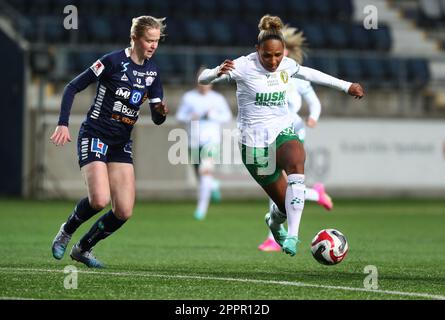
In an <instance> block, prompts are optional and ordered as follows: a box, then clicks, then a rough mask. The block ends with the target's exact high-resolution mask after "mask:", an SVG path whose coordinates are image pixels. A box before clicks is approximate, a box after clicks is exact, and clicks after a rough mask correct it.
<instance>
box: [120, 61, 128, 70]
mask: <svg viewBox="0 0 445 320" xmlns="http://www.w3.org/2000/svg"><path fill="white" fill-rule="evenodd" d="M129 64H130V62H125V63H124V62H123V61H122V62H121V66H122V70H121V72H125V71H127V66H128V65H129Z"/></svg>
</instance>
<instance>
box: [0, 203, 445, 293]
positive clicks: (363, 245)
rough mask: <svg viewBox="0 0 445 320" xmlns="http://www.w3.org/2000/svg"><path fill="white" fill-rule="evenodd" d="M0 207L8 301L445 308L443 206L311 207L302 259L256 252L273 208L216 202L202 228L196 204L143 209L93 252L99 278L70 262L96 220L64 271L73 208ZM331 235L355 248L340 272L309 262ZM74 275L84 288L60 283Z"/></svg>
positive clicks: (0, 275)
mask: <svg viewBox="0 0 445 320" xmlns="http://www.w3.org/2000/svg"><path fill="white" fill-rule="evenodd" d="M0 203H1V207H0V221H1V223H0V248H1V253H0V256H1V259H0V299H10V298H12V299H161V300H167V299H181V300H183V299H187V300H188V299H199V300H200V299H211V300H212V299H218V300H220V299H253V300H257V299H258V300H259V299H261V300H263V299H266V300H269V299H279V300H290V299H291V300H293V299H295V300H296V299H445V231H444V230H445V201H440V200H435V201H427V200H422V201H420V200H409V201H397V200H375V201H371V200H366V201H365V200H364V201H357V200H354V201H352V200H351V201H345V200H342V201H336V202H335V207H334V210H333V211H332V212H327V211H325V210H324V209H323V208H321V207H319V206H317V205H316V204H313V203H307V204H306V208H305V211H304V215H303V218H302V223H301V227H300V238H301V244H300V246H299V248H298V253H297V255H296V256H295V257H290V256H287V255H285V254H284V253H281V252H272V253H266V252H260V251H258V249H257V246H258V245H259V244H260V243H261V242H262V241H263V240H264V238H265V236H266V233H267V229H266V225H265V223H264V221H263V218H264V214H265V212H266V210H267V201H266V199H265V200H264V201H253V202H252V201H249V202H222V203H221V204H212V205H211V207H210V209H209V213H208V217H207V219H206V220H205V221H202V222H198V221H195V220H193V218H192V213H193V211H194V203H192V202H177V203H175V202H165V203H162V202H156V203H153V202H140V201H138V202H137V203H136V207H135V211H134V216H133V218H132V219H131V220H130V221H129V222H128V223H127V224H125V225H124V226H123V228H122V229H120V230H119V231H118V232H117V233H116V234H113V235H112V236H111V237H109V238H108V239H107V240H105V241H103V242H101V243H99V244H98V245H97V247H96V248H95V250H94V251H93V252H94V253H95V255H96V256H97V257H98V258H99V259H101V260H102V261H103V262H104V263H106V264H107V268H106V269H103V270H94V269H89V268H87V267H85V266H83V265H81V264H79V263H76V262H74V261H72V260H71V259H70V258H69V250H70V249H71V246H72V245H73V244H74V243H75V241H77V240H78V239H79V238H80V237H81V236H82V235H83V233H84V232H85V231H86V230H87V229H88V228H89V227H90V226H91V225H92V224H93V222H94V220H95V219H96V218H97V217H98V216H96V217H94V218H93V219H91V220H90V221H88V222H87V223H85V224H84V225H82V227H81V228H80V229H79V230H78V231H77V232H76V233H75V235H74V237H73V240H72V242H71V243H70V245H69V249H68V252H67V253H66V255H65V257H64V258H63V259H62V260H61V261H57V260H55V259H54V258H53V257H52V255H51V248H50V247H51V242H52V239H53V237H54V235H55V234H56V232H57V231H58V229H59V227H60V224H61V223H62V222H63V221H64V219H65V218H66V217H67V216H68V214H69V213H70V211H71V210H72V208H73V207H74V205H75V203H74V202H60V201H43V202H42V201H23V200H9V199H3V200H1V201H0ZM324 228H336V229H338V230H340V231H341V232H343V233H344V234H345V235H346V237H347V239H348V241H349V247H350V249H349V253H348V255H347V257H346V258H345V260H344V261H343V262H342V263H340V264H339V265H336V266H323V265H320V264H318V263H317V262H316V261H315V260H314V259H313V258H312V255H311V253H310V241H311V240H312V238H313V236H314V235H315V234H316V233H317V232H318V231H319V230H321V229H324ZM70 265H72V266H75V267H76V268H77V270H78V272H77V274H76V275H77V289H66V288H65V285H64V284H66V283H71V284H72V281H71V282H70V281H69V280H70V279H69V278H68V280H67V278H66V277H68V276H72V275H73V274H72V273H64V268H65V267H66V266H70ZM372 270H374V272H373V271H372ZM365 271H366V272H365ZM375 271H377V272H375ZM71 280H73V278H71ZM376 286H378V289H377V290H376V289H375V287H376Z"/></svg>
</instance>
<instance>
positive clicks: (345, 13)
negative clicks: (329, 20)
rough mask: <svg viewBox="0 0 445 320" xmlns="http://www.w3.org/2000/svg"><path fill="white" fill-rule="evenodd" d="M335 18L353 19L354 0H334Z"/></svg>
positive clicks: (341, 19)
mask: <svg viewBox="0 0 445 320" xmlns="http://www.w3.org/2000/svg"><path fill="white" fill-rule="evenodd" d="M332 6H333V9H332V10H333V11H334V16H335V20H337V21H352V15H353V13H354V4H353V0H335V1H332Z"/></svg>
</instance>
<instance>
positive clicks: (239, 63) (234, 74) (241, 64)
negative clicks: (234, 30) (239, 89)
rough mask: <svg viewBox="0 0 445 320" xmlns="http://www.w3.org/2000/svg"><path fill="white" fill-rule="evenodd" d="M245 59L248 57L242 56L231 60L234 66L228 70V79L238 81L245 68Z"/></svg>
mask: <svg viewBox="0 0 445 320" xmlns="http://www.w3.org/2000/svg"><path fill="white" fill-rule="evenodd" d="M247 59H248V58H247V57H245V56H242V57H239V58H237V59H235V60H233V63H234V64H235V68H234V69H233V70H231V71H230V72H229V77H230V79H232V80H235V81H238V80H241V79H242V78H243V76H244V73H245V69H246V63H247Z"/></svg>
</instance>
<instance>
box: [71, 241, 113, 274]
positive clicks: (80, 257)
mask: <svg viewBox="0 0 445 320" xmlns="http://www.w3.org/2000/svg"><path fill="white" fill-rule="evenodd" d="M70 256H71V259H73V260H75V261H78V262H81V263H83V264H84V265H86V266H87V267H89V268H105V265H104V264H103V263H102V262H100V261H99V260H97V259H96V257H95V256H94V255H93V254H92V253H91V250H90V251H82V249H81V248H80V247H79V244H75V245H74V246H73V248H72V249H71V253H70Z"/></svg>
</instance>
